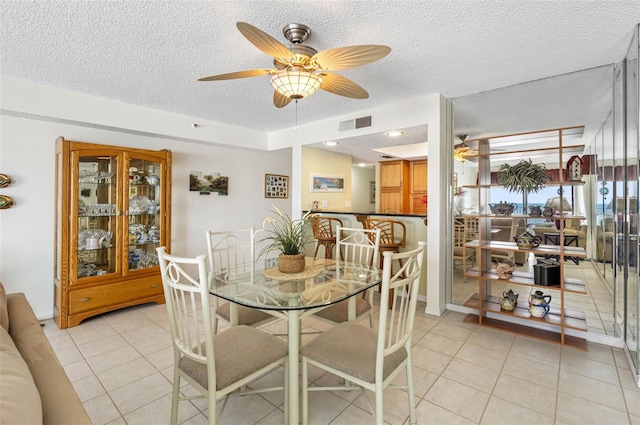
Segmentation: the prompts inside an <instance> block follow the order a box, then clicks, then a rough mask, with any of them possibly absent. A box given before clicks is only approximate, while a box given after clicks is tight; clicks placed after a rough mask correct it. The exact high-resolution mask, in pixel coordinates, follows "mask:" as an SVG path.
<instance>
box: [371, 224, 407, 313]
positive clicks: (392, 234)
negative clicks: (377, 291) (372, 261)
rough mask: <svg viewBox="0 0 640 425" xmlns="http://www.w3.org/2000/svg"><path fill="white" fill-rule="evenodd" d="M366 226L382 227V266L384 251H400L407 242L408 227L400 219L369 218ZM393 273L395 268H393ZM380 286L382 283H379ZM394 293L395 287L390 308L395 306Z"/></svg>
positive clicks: (373, 228) (381, 264)
mask: <svg viewBox="0 0 640 425" xmlns="http://www.w3.org/2000/svg"><path fill="white" fill-rule="evenodd" d="M365 228H366V229H371V230H376V229H380V249H379V252H380V268H382V266H383V265H384V259H383V255H382V253H383V252H385V251H390V252H394V253H399V252H400V248H404V247H405V246H406V243H407V227H406V226H405V224H404V223H403V222H401V221H398V220H390V219H382V218H367V219H366V220H365ZM398 261H399V262H400V266H401V267H402V260H400V259H398ZM391 274H393V269H392V270H391ZM378 288H380V285H378ZM393 299H394V293H393V289H392V290H391V293H390V300H389V308H391V307H393Z"/></svg>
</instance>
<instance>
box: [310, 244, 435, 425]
mask: <svg viewBox="0 0 640 425" xmlns="http://www.w3.org/2000/svg"><path fill="white" fill-rule="evenodd" d="M425 246H426V242H423V241H420V242H418V248H417V249H414V250H411V251H407V252H402V253H392V252H385V253H384V254H383V257H384V262H385V267H384V268H383V274H382V293H381V300H380V320H379V323H378V329H377V332H376V331H374V330H372V329H369V328H367V327H365V326H362V325H360V324H358V323H354V322H345V323H341V324H339V325H337V326H335V327H333V328H331V329H329V330H328V331H326V332H325V333H323V334H321V335H319V336H317V337H316V338H314V339H313V340H311V341H310V342H309V343H307V344H306V345H304V346H303V347H302V350H301V351H300V355H301V358H302V423H303V424H307V423H308V421H309V392H310V391H339V390H344V391H353V390H354V389H361V390H362V392H363V393H364V394H365V397H367V400H368V401H369V405H370V406H371V410H372V412H373V414H374V417H375V424H377V425H382V424H383V422H384V420H383V407H384V398H383V392H384V389H385V388H399V389H406V390H407V393H408V394H407V395H408V397H409V418H410V420H409V423H410V424H416V411H415V399H414V389H413V377H412V372H411V335H412V333H413V322H414V318H415V312H416V305H417V301H418V289H419V286H420V275H421V271H422V261H423V256H424V251H425ZM400 259H401V260H402V262H403V264H402V267H401V268H400V269H399V270H397V271H396V272H392V270H391V262H392V261H394V260H400ZM392 273H393V275H392ZM391 289H394V290H395V293H396V295H397V298H396V300H395V302H394V303H393V305H392V306H391V308H389V303H390V295H389V294H390V291H391ZM310 365H312V366H315V367H317V368H320V369H323V370H325V371H327V372H330V373H332V374H334V375H337V376H338V377H340V378H341V379H344V381H345V385H344V386H332V387H322V386H313V387H310V386H309V384H310V382H309V366H310ZM402 370H404V371H405V373H406V385H403V386H392V385H390V384H391V381H393V379H394V378H395V377H396V376H397V375H398V374H399V373H400V372H401V371H402ZM316 383H318V382H316ZM353 383H355V384H356V385H358V386H360V387H358V386H353V385H351V384H353ZM366 390H370V391H373V392H374V393H375V407H374V406H373V405H372V403H371V400H369V398H368V395H367V392H366Z"/></svg>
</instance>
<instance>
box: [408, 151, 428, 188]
mask: <svg viewBox="0 0 640 425" xmlns="http://www.w3.org/2000/svg"><path fill="white" fill-rule="evenodd" d="M411 192H412V193H426V192H427V160H426V159H425V160H421V161H411Z"/></svg>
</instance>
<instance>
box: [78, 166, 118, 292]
mask: <svg viewBox="0 0 640 425" xmlns="http://www.w3.org/2000/svg"><path fill="white" fill-rule="evenodd" d="M77 161H78V167H77V182H78V184H77V193H76V194H75V195H76V196H77V202H76V204H77V229H78V232H77V240H75V241H72V244H73V243H77V245H76V248H77V249H76V252H77V253H78V267H77V278H78V279H81V278H85V277H91V276H101V275H105V274H109V273H118V272H119V270H118V266H117V264H118V263H117V258H118V255H117V248H116V242H115V241H116V240H117V235H116V232H117V229H118V225H117V219H118V190H117V187H118V173H117V170H118V157H117V156H110V155H92V156H84V155H82V154H80V155H78V156H77Z"/></svg>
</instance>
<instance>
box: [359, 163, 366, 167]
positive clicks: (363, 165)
mask: <svg viewBox="0 0 640 425" xmlns="http://www.w3.org/2000/svg"><path fill="white" fill-rule="evenodd" d="M366 166H367V164H365V163H364V162H361V163H360V164H358V167H366Z"/></svg>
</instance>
